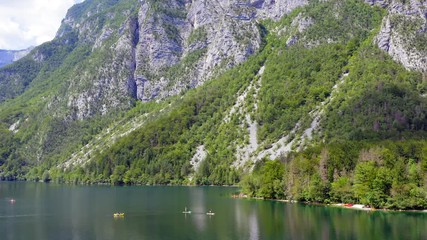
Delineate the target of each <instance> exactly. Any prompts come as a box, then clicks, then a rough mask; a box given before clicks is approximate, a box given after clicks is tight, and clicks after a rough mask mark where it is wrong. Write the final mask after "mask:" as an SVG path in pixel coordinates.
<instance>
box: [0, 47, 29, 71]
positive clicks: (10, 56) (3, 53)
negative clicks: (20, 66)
mask: <svg viewBox="0 0 427 240" xmlns="http://www.w3.org/2000/svg"><path fill="white" fill-rule="evenodd" d="M32 49H33V47H30V48H27V49H23V50H3V49H0V67H3V66H5V65H8V64H11V63H13V62H15V61H18V60H19V59H21V58H23V57H25V55H27V54H28V53H29V52H30V51H31V50H32Z"/></svg>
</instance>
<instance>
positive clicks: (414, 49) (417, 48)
mask: <svg viewBox="0 0 427 240" xmlns="http://www.w3.org/2000/svg"><path fill="white" fill-rule="evenodd" d="M366 2H368V3H370V4H372V5H373V4H375V5H379V6H381V7H383V8H385V9H387V11H388V15H387V16H386V17H385V18H384V20H383V23H382V26H381V30H380V32H379V34H378V36H377V37H376V39H375V41H376V43H377V44H378V47H380V48H381V49H383V50H384V51H386V52H388V53H389V54H390V55H391V56H392V58H393V59H394V60H395V61H398V62H400V63H402V64H403V65H404V66H405V67H406V68H408V69H413V70H418V71H422V72H427V44H426V43H427V2H426V1H424V0H410V1H397V0H382V1H375V0H367V1H366Z"/></svg>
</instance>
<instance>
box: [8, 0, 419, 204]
mask: <svg viewBox="0 0 427 240" xmlns="http://www.w3.org/2000/svg"><path fill="white" fill-rule="evenodd" d="M368 4H370V5H372V6H369V5H368ZM425 9H426V6H425V2H422V1H410V2H406V3H402V2H401V1H356V0H348V1H343V2H341V1H332V0H331V1H274V2H270V1H246V2H235V1H216V2H205V1H178V0H177V1H172V2H167V3H166V2H165V1H154V0H150V1H133V0H126V1H113V0H112V1H98V0H87V1H85V2H83V3H81V4H78V5H76V6H75V7H73V8H71V9H70V10H69V12H68V13H67V17H66V18H65V19H64V20H63V24H62V26H61V28H60V29H59V30H58V33H57V37H56V38H55V39H54V40H53V41H52V42H49V43H45V44H43V45H41V46H39V47H36V48H35V49H34V50H33V51H32V53H31V54H30V55H28V56H26V57H25V58H23V59H22V60H20V61H18V62H16V63H14V64H12V65H10V66H7V67H6V68H2V69H0V88H2V89H7V91H4V92H5V93H7V94H6V95H3V96H0V97H2V98H0V101H2V102H1V104H0V110H1V111H0V121H1V124H0V131H2V138H3V139H2V145H0V149H1V151H2V158H1V159H0V160H1V161H0V163H1V164H0V165H1V166H0V169H1V170H0V174H1V177H2V178H3V179H28V180H44V181H49V180H53V181H59V182H75V183H112V184H215V185H221V184H237V183H238V182H240V181H242V180H243V183H244V184H245V183H246V184H249V186H250V187H246V189H249V190H248V191H249V192H250V193H251V194H252V195H258V196H262V197H278V196H279V195H280V197H284V196H286V197H288V198H293V199H305V200H310V201H311V200H316V199H318V200H319V201H324V200H325V199H332V198H334V199H336V198H335V197H336V196H338V195H334V194H336V193H337V192H336V191H338V190H337V189H338V188H336V189H335V190H336V191H335V192H334V191H332V190H331V189H332V186H335V185H333V184H336V183H337V182H338V181H341V180H342V179H344V180H346V181H347V180H348V181H350V182H346V184H347V183H348V184H350V183H351V184H353V183H355V184H356V183H357V181H359V180H357V178H356V177H354V176H355V174H356V173H357V171H359V170H358V169H359V168H362V167H359V168H358V166H359V165H360V166H363V167H371V166H370V165H369V166H364V165H365V164H364V163H363V162H365V161H366V157H362V155H363V156H365V155H366V153H369V154H368V155H370V156H373V159H374V160H375V159H376V160H375V164H378V166H377V167H382V168H383V170H384V171H392V170H393V167H392V166H389V165H384V161H386V160H385V159H386V155H385V153H386V152H387V154H389V155H387V156H393V157H392V158H393V159H404V161H403V160H402V161H403V162H402V163H401V165H399V166H408V169H409V168H410V167H415V168H418V169H422V168H423V166H424V164H425V162H426V161H427V160H426V157H425V153H424V152H425V150H423V149H427V148H425V147H423V146H424V145H425V141H422V139H423V138H424V137H425V136H426V130H427V120H426V116H427V113H426V109H427V105H426V99H425V94H426V92H427V84H426V80H425V79H426V75H425V65H424V64H423V63H424V62H425V56H426V54H425V49H424V46H425V45H423V44H421V45H420V44H419V42H420V40H422V39H425V37H426V36H425V31H424V30H425V22H426V21H425V15H423V13H424V12H425V11H426V10H425ZM399 19H404V21H403V20H402V21H401V20H399ZM412 20H413V22H412ZM396 21H397V23H399V24H400V23H405V26H410V27H408V28H403V30H404V31H406V33H407V35H408V38H403V37H402V36H403V35H402V31H403V30H402V25H399V24H396ZM391 23H393V24H391ZM410 23H413V24H412V25H411V24H410ZM218 29H221V31H218ZM405 36H406V35H405ZM402 39H403V40H402ZM412 43H413V44H412ZM408 56H409V57H408ZM392 59H394V61H393V60H392ZM396 62H400V63H401V64H402V65H399V64H397V63H396ZM29 66H30V67H31V69H33V70H31V71H28V70H27V71H25V72H24V71H22V68H24V67H25V68H27V69H30V68H29ZM11 73H13V74H11ZM11 76H13V77H11ZM11 83H14V84H15V85H13V84H11ZM17 83H19V84H17ZM11 86H14V87H13V88H11ZM3 133H4V134H3ZM402 139H408V140H410V141H408V145H410V146H407V145H405V143H404V141H402ZM387 141H391V142H392V143H388V142H387ZM411 144H412V145H411ZM406 147H408V148H411V147H412V148H414V151H413V152H410V151H406V150H404V151H403V150H402V151H397V150H394V149H398V148H406ZM377 148H380V149H381V151H379V152H378V150H377ZM420 149H421V150H420ZM343 151H344V152H348V154H347V153H343ZM346 154H347V155H346ZM266 159H271V160H273V159H278V160H280V161H282V162H283V163H284V164H285V170H286V171H288V170H289V169H291V170H292V171H293V172H286V174H285V176H286V177H283V178H279V179H275V181H276V180H277V181H279V182H277V181H276V183H278V185H277V186H276V187H272V186H271V187H272V188H271V189H273V190H271V189H270V190H268V189H267V190H266V189H265V186H270V185H268V184H270V183H266V184H264V185H261V186H260V185H258V184H259V182H262V181H264V180H265V179H264V178H265V177H266V176H265V173H264V172H263V171H264V170H262V169H264V167H263V166H268V165H269V164H267V163H266ZM319 159H323V160H321V161H320V160H319ZM337 159H338V160H337ZM411 159H412V160H414V161H415V163H413V162H411V161H412V160H411ZM319 161H320V162H321V163H319ZM387 161H389V160H387ZM387 161H386V162H387ZM390 161H391V160H390ZM395 161H397V162H398V161H400V160H395ZM267 162H268V161H267ZM298 164H299V165H301V164H302V166H300V167H301V169H305V168H307V170H306V171H305V172H300V170H299V169H298V168H296V167H295V166H299V165H298ZM414 164H415V165H414ZM322 169H323V170H322ZM251 171H253V172H254V174H253V175H250V174H249V175H248V173H249V172H251ZM322 171H323V172H322ZM393 171H394V170H393ZM402 171H406V170H402ZM417 171H418V173H419V175H420V179H421V178H423V177H424V176H425V173H424V172H423V171H421V170H417ZM265 172H268V171H267V170H265ZM389 175H390V176H394V175H392V174H389ZM245 176H254V179H258V180H253V179H251V178H250V177H248V178H246V177H245ZM305 177H306V178H307V179H310V181H309V182H306V181H303V180H301V179H304V178H305ZM260 179H261V180H260ZM319 179H320V180H319ZM396 179H397V177H396ZM344 180H342V181H344ZM295 181H297V182H298V181H301V182H299V184H295V185H293V184H292V182H295ZM405 181H412V182H411V184H412V183H413V179H411V180H408V179H403V180H402V182H405ZM417 181H418V180H417ZM316 184H317V185H316ZM384 184H386V183H384ZM387 184H388V185H387ZM387 184H386V185H387V186H389V185H390V186H391V185H392V184H391V183H390V182H387ZM393 184H394V183H393ZM396 184H397V183H396ZM405 184H406V183H405ZM408 184H409V183H408ZM417 184H418V185H417V186H418V187H419V188H422V187H423V186H424V185H423V184H422V183H421V182H417ZM346 186H347V185H346ZM408 186H409V185H408ZM411 186H412V185H411ZM253 187H255V188H253ZM277 187H279V188H280V189H283V191H277V192H276V193H277V194H278V195H277V196H276V195H275V196H273V195H274V194H273V195H268V194H270V193H272V192H273V193H274V191H276V190H277ZM310 187H313V189H312V190H313V191H312V192H307V191H308V190H307V191H304V190H301V189H311V188H310ZM418 187H417V188H416V189H418ZM396 188H397V185H396V186H395V188H393V191H395V190H396ZM274 189H276V190H274ZM356 189H357V187H356ZM390 189H392V188H391V187H388V188H386V190H384V192H383V193H384V194H385V195H387V196H388V195H390V194H391V193H390ZM412 189H414V188H412ZM341 190H342V189H341ZM310 191H311V190H310ZM316 191H320V192H321V193H322V194H323V195H322V194H320V193H318V192H316ZM381 191H382V190H381ZM417 191H418V190H417ZM423 191H424V190H420V192H421V193H422V194H424V192H423ZM356 192H357V191H356ZM365 192H368V191H365ZM267 193H268V194H267ZM376 193H377V192H375V194H376ZM352 194H353V192H352ZM358 194H359V193H357V194H356V195H351V197H352V198H353V197H357V198H359V199H364V196H362V195H360V194H359V195H358ZM402 194H407V193H402ZM398 195H399V194H397V195H393V196H392V197H393V198H394V197H396V196H398ZM381 196H382V195H381ZM399 196H401V195H399ZM316 201H317V200H316ZM364 201H365V200H364ZM369 201H370V200H369ZM384 202H386V201H385V200H384V198H383V197H381V198H380V200H378V202H376V203H375V204H380V203H381V204H383V203H384ZM389 204H390V206H393V207H396V206H397V205H396V203H394V202H389ZM422 204H424V203H422ZM415 205H416V204H415ZM415 205H413V206H412V205H411V206H412V207H414V206H415ZM378 206H379V205H378ZM408 206H409V205H408ZM418 207H419V206H418Z"/></svg>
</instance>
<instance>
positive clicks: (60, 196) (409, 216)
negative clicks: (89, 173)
mask: <svg viewBox="0 0 427 240" xmlns="http://www.w3.org/2000/svg"><path fill="white" fill-rule="evenodd" d="M237 190H238V189H237V188H230V187H167V186H130V187H127V186H125V187H113V186H72V185H59V184H45V183H30V182H0V239H14V240H15V239H23V240H24V239H25V240H26V239H43V240H46V239H61V240H62V239H73V240H74V239H76V240H77V239H82V240H83V239H103V240H104V239H150V240H152V239H174V240H175V239H176V240H179V239H203V240H206V239H427V213H408V212H381V211H373V212H366V211H358V210H351V209H343V208H336V207H326V206H312V205H304V204H297V203H283V202H276V201H262V200H248V199H233V198H231V194H232V193H234V192H236V191H237ZM11 199H14V200H15V201H14V202H13V201H11ZM185 207H187V208H188V209H189V210H191V211H192V213H191V214H183V213H182V211H183V210H184V208H185ZM209 210H212V211H213V212H215V215H214V216H208V215H206V212H207V211H209ZM114 212H124V213H125V217H124V218H113V213H114Z"/></svg>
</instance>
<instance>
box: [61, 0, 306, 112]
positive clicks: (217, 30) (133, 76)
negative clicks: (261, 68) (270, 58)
mask: <svg viewBox="0 0 427 240" xmlns="http://www.w3.org/2000/svg"><path fill="white" fill-rule="evenodd" d="M306 3H307V1H294V0H286V1H244V2H240V1H228V0H227V1H225V0H220V1H204V0H196V1H183V0H174V1H167V2H166V1H152V0H146V1H127V4H128V5H127V7H128V8H124V7H123V6H124V4H123V5H122V6H121V7H120V6H118V5H120V4H116V5H114V6H113V7H111V6H109V5H106V4H103V3H102V2H99V3H97V2H96V1H90V0H88V1H86V2H84V3H82V4H80V5H77V6H76V7H74V8H75V9H71V10H70V12H69V13H68V15H67V17H66V18H65V19H64V21H63V25H62V27H61V29H60V30H59V31H58V37H60V36H62V35H64V33H66V32H70V31H75V32H77V34H78V36H79V42H81V43H84V44H87V45H90V46H91V52H92V53H91V54H93V53H102V54H101V55H104V59H103V62H102V63H100V65H99V66H93V65H91V64H88V65H86V66H87V67H85V66H83V67H82V68H81V69H79V73H78V74H76V76H75V78H73V79H70V85H69V89H68V90H67V92H68V96H67V107H68V108H69V109H74V110H73V113H72V116H73V118H77V119H83V118H86V117H88V116H91V115H93V114H95V113H99V112H101V113H106V112H108V111H109V109H111V108H116V107H120V106H123V105H126V104H127V103H129V99H132V98H133V99H138V100H142V101H151V100H154V99H161V98H164V97H167V96H171V95H176V94H179V93H180V92H183V91H185V90H187V89H189V88H194V87H196V86H199V85H201V84H202V83H204V82H205V81H206V80H208V79H209V78H211V77H213V76H215V75H216V74H218V73H220V72H222V71H224V70H225V69H228V68H230V67H232V66H235V65H236V64H240V63H242V62H243V61H245V60H246V59H247V58H248V57H249V56H250V55H251V54H253V53H254V52H256V51H257V50H258V49H259V47H260V45H261V33H260V30H259V28H258V23H257V20H259V19H266V18H272V19H279V18H280V17H281V16H283V15H284V14H286V13H288V12H289V11H291V10H293V9H294V8H296V7H298V6H301V5H304V4H306ZM76 9H77V10H76ZM78 9H80V10H79V11H80V12H79V11H78ZM82 9H85V12H84V13H81V11H82ZM117 9H121V10H120V11H118V10H117ZM104 16H107V18H109V19H112V20H110V21H106V20H105V19H104ZM89 66H90V68H89ZM94 67H95V68H97V71H93V68H94ZM82 85H83V86H85V88H84V89H82V88H79V86H82ZM76 89H77V91H76ZM126 99H128V100H126ZM124 103H125V104H124Z"/></svg>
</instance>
